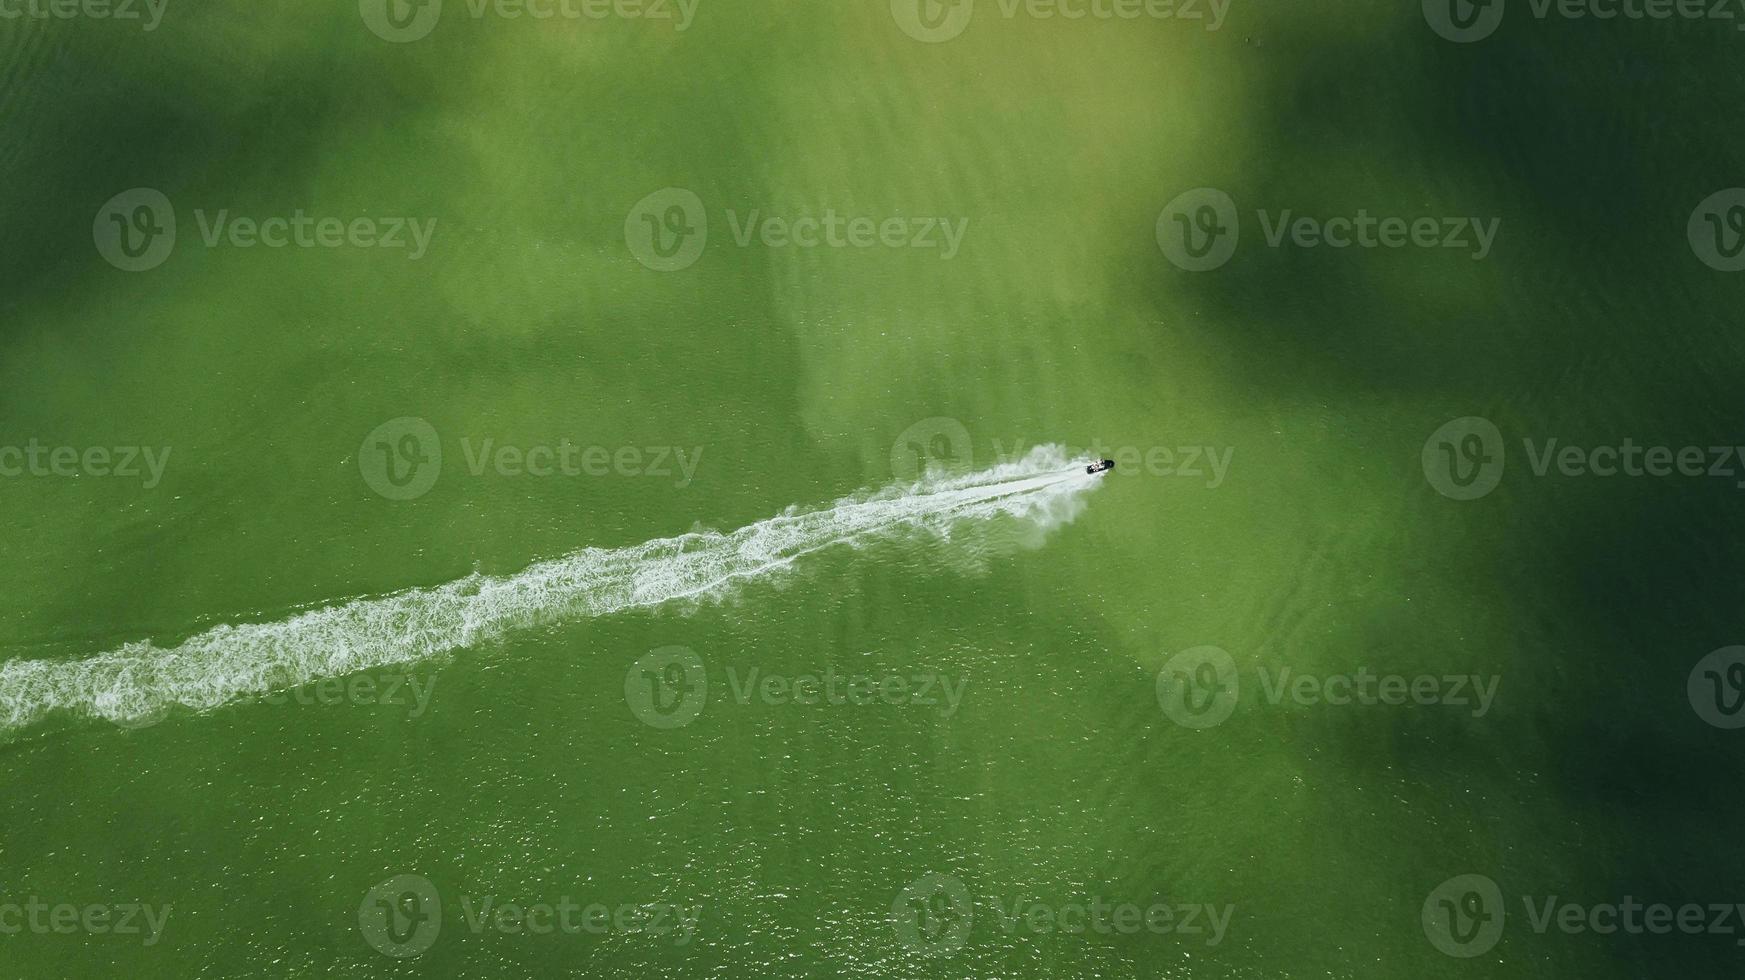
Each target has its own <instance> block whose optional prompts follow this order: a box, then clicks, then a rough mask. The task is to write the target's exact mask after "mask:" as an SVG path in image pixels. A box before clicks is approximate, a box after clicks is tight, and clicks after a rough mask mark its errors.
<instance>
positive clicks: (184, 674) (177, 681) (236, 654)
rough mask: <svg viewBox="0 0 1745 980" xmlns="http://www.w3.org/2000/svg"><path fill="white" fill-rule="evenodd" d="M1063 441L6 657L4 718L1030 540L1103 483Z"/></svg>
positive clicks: (267, 687)
mask: <svg viewBox="0 0 1745 980" xmlns="http://www.w3.org/2000/svg"><path fill="white" fill-rule="evenodd" d="M1084 462H1085V461H1083V460H1077V461H1075V460H1070V459H1068V458H1067V457H1066V455H1065V454H1064V453H1063V452H1062V451H1061V450H1060V448H1059V447H1056V446H1039V447H1037V448H1035V449H1033V450H1031V451H1030V453H1029V454H1028V455H1026V456H1025V457H1024V458H1023V459H1021V460H1017V461H1014V462H1007V463H1002V464H1000V465H998V466H995V467H993V468H991V469H987V470H983V471H980V472H977V473H971V474H967V475H962V476H947V475H944V474H940V473H937V472H935V473H930V474H928V475H927V476H926V477H924V478H922V479H921V480H919V481H917V482H915V483H913V484H906V485H904V484H898V485H893V486H890V487H887V488H885V489H883V490H880V491H877V492H874V493H867V494H860V495H857V496H853V497H845V498H843V499H841V500H838V501H837V502H836V503H835V504H833V505H831V506H829V507H823V508H818V509H814V510H801V509H799V508H795V507H790V508H788V510H786V511H784V512H783V513H781V514H779V515H777V516H775V517H772V518H769V519H767V520H763V521H759V522H758V523H756V524H751V525H748V526H746V527H742V528H740V529H738V530H736V531H730V532H719V531H696V532H692V533H689V534H683V535H679V536H678V537H673V538H661V539H658V540H654V541H649V542H645V543H643V544H639V545H633V546H630V547H624V548H585V549H583V550H581V551H576V552H573V553H571V554H568V555H565V556H563V557H561V558H556V559H553V560H550V561H543V562H539V563H536V564H534V565H531V566H529V567H528V568H526V569H525V570H523V571H521V572H519V573H516V574H514V575H509V576H500V577H497V576H484V575H471V576H468V577H467V578H464V579H460V580H458V581H454V582H449V583H446V584H443V585H439V586H435V587H433V588H423V589H408V590H406V591H403V592H397V593H393V594H390V595H385V596H379V597H373V598H367V599H358V600H354V601H351V602H346V603H342V604H339V605H333V606H326V607H323V608H320V609H315V610H311V611H309V612H305V613H301V614H298V615H296V616H292V617H290V618H288V619H284V620H280V621H278V622H272V623H249V624H242V625H223V626H218V627H215V628H213V629H210V630H207V631H206V632H204V633H200V634H198V635H196V636H192V637H190V638H188V639H187V640H185V641H183V642H182V643H181V644H180V645H178V646H174V647H170V648H162V647H157V646H154V645H153V644H152V643H150V642H149V641H142V642H137V643H128V644H125V645H123V646H121V647H120V648H118V649H115V650H110V651H108V652H105V653H101V654H98V655H96V656H93V657H90V658H87V659H83V660H72V661H60V660H17V661H12V662H9V663H6V664H3V665H0V730H10V729H17V728H21V727H24V726H26V725H30V724H32V723H34V722H37V721H39V720H41V719H42V718H44V717H45V716H47V715H50V714H52V713H55V712H68V713H72V714H83V715H90V716H96V717H101V718H107V719H109V720H111V721H114V722H116V723H118V724H123V725H128V724H136V723H138V722H139V721H141V720H143V719H152V718H155V717H158V716H160V715H162V714H163V713H164V712H165V711H167V710H169V709H170V708H171V707H172V706H174V705H183V706H185V707H187V708H190V709H193V710H195V711H203V710H206V709H210V708H213V707H216V706H218V705H221V704H224V703H226V702H229V701H232V700H235V699H237V698H239V697H244V696H248V695H258V694H266V693H269V692H272V691H276V690H281V689H284V688H288V687H294V686H297V685H301V684H307V683H309V682H311V681H315V680H319V679H322V678H326V677H337V676H343V675H346V674H352V673H356V672H358V671H362V670H368V669H371V668H376V667H381V666H385V665H390V664H407V663H414V662H417V661H421V660H426V659H429V658H432V657H437V656H441V655H443V654H446V653H450V652H452V651H455V650H461V649H465V648H468V647H473V646H476V645H478V644H480V643H485V642H489V641H491V640H494V639H496V638H498V637H500V636H502V635H503V634H505V633H508V632H510V631H513V630H518V629H525V628H528V627H531V626H538V625H541V624H545V623H554V622H561V621H564V620H570V619H578V618H584V617H591V616H604V615H609V614H611V613H615V612H619V611H622V610H626V609H635V608H646V607H652V606H659V605H663V604H667V603H673V602H680V601H684V600H695V599H704V598H718V597H720V596H722V595H724V594H726V592H728V591H729V590H731V589H732V588H734V587H735V586H736V585H738V584H741V583H744V582H748V581H751V580H753V579H757V578H760V577H763V576H767V575H769V574H772V573H775V572H779V571H781V570H782V569H784V568H787V567H788V566H790V565H791V564H792V563H793V562H794V561H795V560H796V559H798V558H800V557H803V556H805V555H808V554H811V553H813V552H816V551H820V550H823V549H825V548H830V547H835V546H838V545H862V544H866V543H870V542H872V541H875V540H879V539H881V538H884V537H889V536H892V535H896V534H902V533H912V532H914V531H917V530H919V531H923V532H929V533H932V534H934V535H937V536H938V537H939V538H941V539H944V540H947V541H949V540H952V539H953V536H954V532H955V531H956V530H958V529H960V528H965V527H968V526H972V525H975V524H981V523H985V522H987V521H989V520H990V519H993V518H997V517H1007V518H1011V519H1014V520H1015V521H1016V523H1017V524H1018V526H1019V527H1020V528H1022V529H1023V537H1024V538H1026V539H1028V540H1029V542H1030V543H1034V542H1039V541H1040V540H1041V538H1042V537H1043V536H1044V535H1045V534H1046V533H1047V532H1048V531H1049V530H1050V529H1052V528H1054V527H1056V526H1058V525H1060V524H1063V523H1066V522H1067V521H1070V520H1072V519H1073V518H1074V517H1075V516H1077V514H1078V512H1079V510H1080V509H1082V507H1083V506H1084V502H1083V499H1082V497H1083V494H1084V493H1085V492H1086V491H1087V490H1089V489H1090V488H1092V487H1094V486H1096V485H1097V483H1098V478H1097V477H1094V476H1089V475H1087V474H1086V473H1085V471H1084Z"/></svg>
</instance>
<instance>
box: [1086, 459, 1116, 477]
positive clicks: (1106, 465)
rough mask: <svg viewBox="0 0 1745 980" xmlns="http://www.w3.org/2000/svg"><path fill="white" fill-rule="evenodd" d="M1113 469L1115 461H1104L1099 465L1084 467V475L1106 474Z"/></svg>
mask: <svg viewBox="0 0 1745 980" xmlns="http://www.w3.org/2000/svg"><path fill="white" fill-rule="evenodd" d="M1114 468H1115V461H1114V460H1112V459H1105V460H1103V461H1102V462H1100V463H1092V464H1091V465H1089V466H1087V467H1085V472H1086V473H1093V474H1094V473H1107V472H1109V471H1110V470H1112V469H1114Z"/></svg>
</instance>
